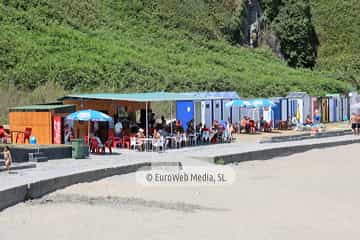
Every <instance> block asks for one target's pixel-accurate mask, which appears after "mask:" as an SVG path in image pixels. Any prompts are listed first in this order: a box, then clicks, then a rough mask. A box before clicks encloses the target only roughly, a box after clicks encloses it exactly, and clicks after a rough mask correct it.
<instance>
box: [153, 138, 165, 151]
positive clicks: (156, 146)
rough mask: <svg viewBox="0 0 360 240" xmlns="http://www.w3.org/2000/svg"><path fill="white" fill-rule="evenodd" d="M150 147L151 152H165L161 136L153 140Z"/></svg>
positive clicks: (163, 140)
mask: <svg viewBox="0 0 360 240" xmlns="http://www.w3.org/2000/svg"><path fill="white" fill-rule="evenodd" d="M152 147H153V151H154V149H155V150H158V151H160V149H161V150H162V151H163V152H165V139H164V137H163V136H161V137H160V139H153V141H152Z"/></svg>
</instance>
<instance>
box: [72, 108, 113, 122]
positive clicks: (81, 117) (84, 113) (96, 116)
mask: <svg viewBox="0 0 360 240" xmlns="http://www.w3.org/2000/svg"><path fill="white" fill-rule="evenodd" d="M66 120H71V121H91V122H110V121H112V117H110V116H109V115H106V114H105V113H102V112H99V111H95V110H90V109H89V110H80V111H78V112H74V113H72V114H70V115H68V116H67V117H66Z"/></svg>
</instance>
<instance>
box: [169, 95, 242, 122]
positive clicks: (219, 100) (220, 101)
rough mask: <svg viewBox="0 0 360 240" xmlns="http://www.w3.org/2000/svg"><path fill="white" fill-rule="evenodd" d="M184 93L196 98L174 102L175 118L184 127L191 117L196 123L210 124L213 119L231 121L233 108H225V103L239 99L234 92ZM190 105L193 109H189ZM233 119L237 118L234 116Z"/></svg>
mask: <svg viewBox="0 0 360 240" xmlns="http://www.w3.org/2000/svg"><path fill="white" fill-rule="evenodd" d="M186 94H192V95H194V96H196V98H194V100H188V101H187V102H184V101H177V103H176V109H177V110H176V118H177V119H179V120H181V121H182V123H183V127H184V128H186V127H187V126H186V123H187V122H188V121H190V120H191V119H195V121H196V124H199V123H202V124H206V125H207V126H212V124H213V121H219V122H220V121H221V120H230V121H233V119H232V117H233V109H231V108H226V107H225V104H226V103H228V102H229V101H231V100H235V99H239V95H238V94H237V93H236V92H191V93H186ZM192 107H193V108H195V110H193V111H191V110H190V111H189V109H191V108H192ZM235 116H236V114H235ZM235 120H237V119H236V118H235Z"/></svg>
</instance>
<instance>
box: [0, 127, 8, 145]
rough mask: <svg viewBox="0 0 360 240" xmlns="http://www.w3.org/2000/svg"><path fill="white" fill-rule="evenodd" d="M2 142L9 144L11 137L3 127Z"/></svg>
mask: <svg viewBox="0 0 360 240" xmlns="http://www.w3.org/2000/svg"><path fill="white" fill-rule="evenodd" d="M0 140H1V142H2V143H8V140H9V135H8V134H7V133H6V131H5V129H4V128H3V127H0Z"/></svg>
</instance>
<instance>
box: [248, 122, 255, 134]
mask: <svg viewBox="0 0 360 240" xmlns="http://www.w3.org/2000/svg"><path fill="white" fill-rule="evenodd" d="M249 125H250V133H256V124H255V121H254V120H250V121H249Z"/></svg>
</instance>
